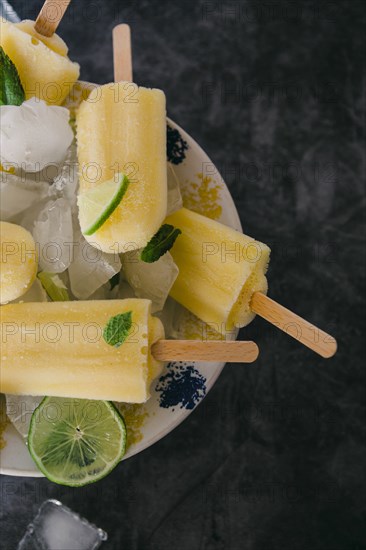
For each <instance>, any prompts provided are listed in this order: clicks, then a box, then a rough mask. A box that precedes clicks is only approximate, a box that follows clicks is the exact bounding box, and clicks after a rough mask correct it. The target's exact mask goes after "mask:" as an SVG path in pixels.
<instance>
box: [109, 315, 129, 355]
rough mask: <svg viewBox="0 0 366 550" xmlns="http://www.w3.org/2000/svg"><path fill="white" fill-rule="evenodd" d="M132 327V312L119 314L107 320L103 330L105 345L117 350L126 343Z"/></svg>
mask: <svg viewBox="0 0 366 550" xmlns="http://www.w3.org/2000/svg"><path fill="white" fill-rule="evenodd" d="M131 327H132V311H126V313H119V314H118V315H116V316H115V317H111V319H109V321H108V323H107V325H106V326H105V328H104V330H103V338H104V340H105V342H107V344H109V345H110V346H113V347H115V348H119V347H120V346H122V344H123V343H124V342H125V341H126V339H127V336H128V334H129V332H130V330H131Z"/></svg>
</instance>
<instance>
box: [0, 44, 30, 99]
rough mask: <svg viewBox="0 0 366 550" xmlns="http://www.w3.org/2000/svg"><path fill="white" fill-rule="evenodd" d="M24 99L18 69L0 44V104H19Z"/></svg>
mask: <svg viewBox="0 0 366 550" xmlns="http://www.w3.org/2000/svg"><path fill="white" fill-rule="evenodd" d="M24 100H25V93H24V89H23V86H22V83H21V82H20V78H19V74H18V71H17V69H16V67H15V65H14V63H13V62H12V61H11V59H10V57H8V56H7V55H6V53H5V52H4V50H3V48H2V47H1V46H0V105H21V104H22V103H23V101H24Z"/></svg>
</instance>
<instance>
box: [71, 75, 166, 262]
mask: <svg viewBox="0 0 366 550" xmlns="http://www.w3.org/2000/svg"><path fill="white" fill-rule="evenodd" d="M77 140H78V159H79V164H80V168H79V171H80V193H83V191H85V190H87V189H91V188H94V187H96V186H98V185H100V184H102V183H104V182H106V181H108V180H111V179H112V178H114V177H115V176H116V174H117V173H124V174H126V175H127V177H128V178H129V180H130V184H129V187H128V189H127V192H126V194H125V196H124V197H123V199H122V201H121V203H120V204H119V206H118V207H117V209H116V210H115V211H114V212H113V214H112V215H111V216H110V218H109V219H108V220H107V221H106V222H105V223H104V225H103V226H102V227H101V228H100V229H98V231H97V232H96V233H94V234H93V235H92V236H90V237H87V239H88V240H89V242H90V243H92V244H94V245H95V246H97V247H100V248H101V249H102V250H103V251H104V252H109V253H111V252H117V251H118V252H120V253H123V252H127V251H128V250H135V249H138V248H142V247H144V246H145V245H146V244H147V243H148V241H149V240H150V239H151V238H152V237H153V235H154V234H155V233H156V232H157V230H158V229H159V228H160V226H161V224H162V223H163V221H164V218H165V216H166V212H167V170H166V107H165V95H164V93H163V92H162V91H160V90H152V89H147V88H142V87H138V86H137V85H136V84H132V83H131V82H119V83H116V84H107V85H105V86H101V87H98V88H96V89H94V90H93V92H92V93H91V95H90V96H89V98H88V100H87V101H84V102H83V103H82V104H81V106H80V109H79V112H78V114H77ZM79 217H80V218H81V219H82V217H83V212H82V211H79Z"/></svg>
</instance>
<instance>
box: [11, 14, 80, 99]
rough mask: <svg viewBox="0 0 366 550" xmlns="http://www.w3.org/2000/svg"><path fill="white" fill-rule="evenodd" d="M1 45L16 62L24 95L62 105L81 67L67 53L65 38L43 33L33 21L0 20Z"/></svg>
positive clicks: (27, 97)
mask: <svg viewBox="0 0 366 550" xmlns="http://www.w3.org/2000/svg"><path fill="white" fill-rule="evenodd" d="M0 45H1V46H2V47H3V49H4V51H5V53H6V54H7V55H8V56H9V57H10V59H11V61H12V62H13V63H14V65H15V66H16V68H17V70H18V73H19V77H20V80H21V82H22V85H23V88H24V91H25V96H26V99H30V98H31V97H37V98H38V99H43V100H44V101H46V102H47V103H48V104H49V105H61V104H62V103H63V101H64V99H65V98H66V96H67V95H68V94H69V92H70V90H71V89H72V87H73V85H74V84H75V82H76V81H77V80H78V78H79V74H80V67H79V65H78V64H77V63H73V62H72V61H71V60H70V59H69V57H68V48H67V46H66V44H65V42H64V41H63V40H62V39H61V38H60V37H59V36H58V35H56V34H54V35H52V36H51V37H45V36H43V35H41V34H39V33H38V32H37V31H36V30H35V23H34V21H29V20H26V21H22V22H21V23H9V22H8V21H5V20H4V19H1V20H0Z"/></svg>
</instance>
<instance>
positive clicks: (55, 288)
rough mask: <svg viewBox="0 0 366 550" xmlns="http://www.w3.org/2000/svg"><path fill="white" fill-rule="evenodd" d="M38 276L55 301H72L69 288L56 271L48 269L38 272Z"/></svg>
mask: <svg viewBox="0 0 366 550" xmlns="http://www.w3.org/2000/svg"><path fill="white" fill-rule="evenodd" d="M37 277H38V279H39V280H40V281H41V284H42V286H43V288H44V289H45V291H46V292H47V294H48V296H49V297H50V298H51V300H52V301H53V302H69V301H70V296H69V293H68V291H67V288H66V286H65V285H64V283H63V282H62V280H61V279H60V277H59V276H58V275H57V274H56V273H47V272H46V271H41V272H40V273H38V275H37Z"/></svg>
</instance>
